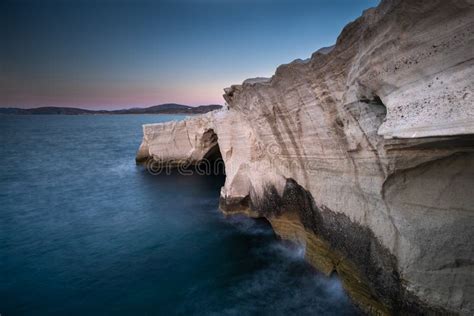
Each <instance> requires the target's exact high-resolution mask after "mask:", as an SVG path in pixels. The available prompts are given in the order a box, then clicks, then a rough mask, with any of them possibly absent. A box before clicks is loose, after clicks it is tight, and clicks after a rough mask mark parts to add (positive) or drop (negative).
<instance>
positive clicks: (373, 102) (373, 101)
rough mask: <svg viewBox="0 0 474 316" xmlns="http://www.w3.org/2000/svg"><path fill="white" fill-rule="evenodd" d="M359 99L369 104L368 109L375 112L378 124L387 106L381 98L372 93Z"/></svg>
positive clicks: (383, 117) (383, 118) (385, 112)
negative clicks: (370, 95)
mask: <svg viewBox="0 0 474 316" xmlns="http://www.w3.org/2000/svg"><path fill="white" fill-rule="evenodd" d="M360 101H361V102H363V103H366V104H367V105H368V106H369V109H370V111H371V112H373V113H375V115H376V117H377V122H378V125H380V124H382V122H383V121H384V120H385V117H386V116H387V107H386V106H385V104H384V103H383V102H382V99H381V98H380V97H379V96H378V95H375V94H374V95H373V96H372V97H371V98H364V99H361V100H360Z"/></svg>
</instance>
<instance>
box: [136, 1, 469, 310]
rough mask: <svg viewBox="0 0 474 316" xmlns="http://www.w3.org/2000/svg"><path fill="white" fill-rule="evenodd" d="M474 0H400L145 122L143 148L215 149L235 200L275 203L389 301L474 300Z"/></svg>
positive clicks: (402, 306) (358, 296)
mask: <svg viewBox="0 0 474 316" xmlns="http://www.w3.org/2000/svg"><path fill="white" fill-rule="evenodd" d="M473 47H474V4H473V2H472V1H470V0H451V1H439V0H437V1H421V0H415V1H413V0H385V1H382V3H381V4H380V5H379V6H378V7H377V8H373V9H369V10H366V11H365V12H364V14H363V15H362V16H361V17H360V18H358V19H357V20H355V21H354V22H352V23H350V24H349V25H347V26H346V27H345V28H344V30H343V31H342V33H341V35H340V36H339V38H338V40H337V43H336V45H335V46H334V47H332V48H331V49H325V50H323V51H322V52H316V53H314V54H313V56H312V57H311V58H310V59H309V60H307V61H296V62H292V63H290V64H286V65H282V66H280V67H278V69H277V70H276V73H275V75H274V76H273V77H272V78H269V79H267V78H257V79H252V80H250V81H245V82H244V83H243V84H242V85H234V86H232V87H230V88H226V89H225V95H224V98H225V100H226V101H227V103H228V108H226V109H222V110H219V111H215V112H210V113H208V114H205V115H202V116H199V117H193V118H190V119H187V120H184V121H180V122H172V123H163V124H149V125H145V126H144V128H143V129H144V138H143V142H142V144H141V146H140V150H139V152H138V154H137V160H139V161H144V160H147V159H152V160H153V161H159V162H162V163H170V162H173V163H176V162H186V163H190V164H196V163H198V162H200V161H202V160H203V159H205V158H206V157H207V156H208V155H209V153H210V152H213V151H214V152H215V150H216V148H218V151H219V152H220V154H221V156H222V159H223V161H224V162H225V168H226V182H225V185H224V187H223V188H222V190H221V203H220V205H221V208H222V210H223V211H224V212H226V213H236V212H243V213H246V214H248V215H249V216H254V217H266V218H267V219H268V220H269V221H270V223H271V224H272V226H273V228H274V230H275V232H276V233H277V234H279V235H280V236H281V237H282V238H286V239H291V240H294V241H297V242H299V243H301V244H302V245H304V246H305V249H306V258H307V259H308V261H309V262H311V263H312V264H313V265H314V266H315V267H316V268H318V269H319V270H321V271H323V272H325V273H327V274H331V273H333V272H337V273H338V274H339V275H340V276H341V278H342V280H343V283H344V286H345V287H346V289H347V290H348V291H349V293H350V294H351V296H352V297H353V298H354V300H355V301H356V302H357V303H358V304H359V305H360V306H361V307H362V308H363V309H364V310H366V311H369V312H371V313H374V314H391V313H435V312H441V313H460V314H466V315H467V314H472V313H473V312H474V243H473V240H474V103H473V92H472V91H474V89H473V88H474V87H473V85H474V81H473V78H474V50H473Z"/></svg>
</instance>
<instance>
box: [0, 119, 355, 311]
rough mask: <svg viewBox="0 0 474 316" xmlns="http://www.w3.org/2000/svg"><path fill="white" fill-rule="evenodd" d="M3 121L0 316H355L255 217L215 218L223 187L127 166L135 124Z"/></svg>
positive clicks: (338, 293)
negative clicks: (157, 174) (292, 315)
mask: <svg viewBox="0 0 474 316" xmlns="http://www.w3.org/2000/svg"><path fill="white" fill-rule="evenodd" d="M181 118H182V117H180V116H154V115H143V116H141V115H124V116H3V117H1V116H0V137H1V142H0V165H1V169H0V314H1V315H2V316H9V315H111V314H114V315H117V314H119V315H120V314H122V315H125V314H127V315H191V314H192V315H288V314H295V315H353V314H356V310H355V309H354V307H352V305H351V303H350V301H349V299H348V298H347V296H346V294H345V293H344V291H343V290H342V287H341V285H340V282H339V281H338V280H337V279H335V278H325V277H323V276H322V275H320V274H318V273H317V272H315V271H314V270H312V269H311V268H310V267H309V266H308V265H307V264H305V262H304V261H303V253H302V251H301V250H299V249H297V248H294V247H293V248H292V247H288V246H285V245H284V244H283V243H281V242H279V241H277V240H276V239H275V237H274V235H273V233H272V231H271V229H270V228H269V227H268V225H266V223H264V222H259V221H255V220H251V219H247V218H243V217H234V218H230V219H229V218H225V217H224V216H222V215H221V214H220V213H219V211H218V195H219V189H220V187H221V186H222V184H223V181H224V178H220V177H200V176H168V177H166V176H152V175H150V174H148V173H147V172H145V171H144V170H142V169H141V168H140V167H137V166H135V162H134V157H135V152H136V149H137V147H138V145H139V143H140V140H141V136H142V130H141V125H142V124H144V123H153V122H160V121H167V120H172V119H181Z"/></svg>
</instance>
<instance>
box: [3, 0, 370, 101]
mask: <svg viewBox="0 0 474 316" xmlns="http://www.w3.org/2000/svg"><path fill="white" fill-rule="evenodd" d="M378 3H379V0H301V1H300V0H254V1H251V0H220V1H219V0H174V1H173V0H162V1H160V0H156V1H152V0H15V1H10V0H2V1H0V107H22V108H30V107H39V106H68V107H81V108H90V109H119V108H128V107H144V106H151V105H156V104H161V103H181V104H188V105H201V104H224V100H223V98H222V94H223V88H225V87H228V86H230V85H232V84H239V83H241V82H242V81H243V80H245V79H247V78H252V77H270V76H271V75H273V73H274V72H275V69H276V68H277V66H278V65H280V64H284V63H288V62H291V61H292V60H294V59H297V58H302V59H304V58H308V57H310V56H311V54H312V53H313V52H314V51H316V50H318V49H319V48H321V47H326V46H331V45H333V44H334V43H335V41H336V38H337V36H338V35H339V33H340V32H341V30H342V28H343V27H344V26H345V25H346V24H347V23H349V22H350V21H353V20H354V19H356V18H357V17H358V16H360V15H361V13H362V11H363V10H365V9H367V8H369V7H374V6H376V5H377V4H378Z"/></svg>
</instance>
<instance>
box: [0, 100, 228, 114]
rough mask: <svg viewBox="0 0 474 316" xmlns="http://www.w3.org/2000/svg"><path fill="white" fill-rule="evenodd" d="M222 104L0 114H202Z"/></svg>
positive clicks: (41, 109) (4, 110)
mask: <svg viewBox="0 0 474 316" xmlns="http://www.w3.org/2000/svg"><path fill="white" fill-rule="evenodd" d="M220 108H222V105H218V104H210V105H199V106H189V105H182V104H176V103H166V104H160V105H154V106H150V107H147V108H130V109H123V110H110V111H107V110H86V109H80V108H69V107H55V106H47V107H39V108H32V109H20V108H0V114H3V115H31V114H34V115H54V114H61V115H83V114H202V113H207V112H210V111H214V110H218V109H220Z"/></svg>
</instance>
